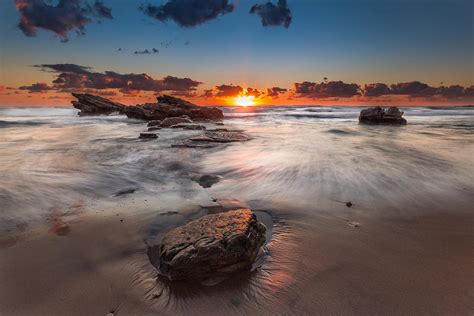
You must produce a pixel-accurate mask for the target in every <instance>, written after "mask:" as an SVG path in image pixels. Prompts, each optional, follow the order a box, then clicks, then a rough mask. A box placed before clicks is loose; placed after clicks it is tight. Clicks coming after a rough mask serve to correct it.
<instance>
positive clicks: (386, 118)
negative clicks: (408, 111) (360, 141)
mask: <svg viewBox="0 0 474 316" xmlns="http://www.w3.org/2000/svg"><path fill="white" fill-rule="evenodd" d="M402 115H403V112H401V111H400V110H399V109H398V108H397V107H395V106H393V107H388V108H386V109H382V108H381V107H379V106H376V107H372V108H368V109H365V110H362V111H360V115H359V122H360V123H363V124H394V125H406V124H407V120H406V119H404V118H403V117H402Z"/></svg>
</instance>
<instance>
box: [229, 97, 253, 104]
mask: <svg viewBox="0 0 474 316" xmlns="http://www.w3.org/2000/svg"><path fill="white" fill-rule="evenodd" d="M234 104H235V105H238V106H252V105H255V97H254V96H253V95H239V96H236V97H235V98H234Z"/></svg>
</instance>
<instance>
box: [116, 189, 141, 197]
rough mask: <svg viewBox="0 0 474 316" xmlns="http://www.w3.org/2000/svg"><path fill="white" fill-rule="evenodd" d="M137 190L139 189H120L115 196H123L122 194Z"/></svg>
mask: <svg viewBox="0 0 474 316" xmlns="http://www.w3.org/2000/svg"><path fill="white" fill-rule="evenodd" d="M135 191H137V189H135V188H131V189H123V190H120V191H118V192H116V193H115V194H114V196H115V197H118V196H122V195H127V194H132V193H135Z"/></svg>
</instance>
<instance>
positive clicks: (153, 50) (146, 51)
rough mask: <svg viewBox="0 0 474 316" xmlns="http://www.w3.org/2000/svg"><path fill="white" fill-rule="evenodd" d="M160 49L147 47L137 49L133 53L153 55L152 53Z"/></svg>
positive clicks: (156, 52)
mask: <svg viewBox="0 0 474 316" xmlns="http://www.w3.org/2000/svg"><path fill="white" fill-rule="evenodd" d="M159 52H160V51H159V50H158V49H156V48H152V49H151V50H150V49H145V50H136V51H134V52H133V53H134V54H135V55H151V54H158V53H159Z"/></svg>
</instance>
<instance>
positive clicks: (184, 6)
mask: <svg viewBox="0 0 474 316" xmlns="http://www.w3.org/2000/svg"><path fill="white" fill-rule="evenodd" d="M140 10H141V11H143V13H145V14H146V15H148V16H150V17H152V18H155V19H157V20H159V21H161V22H165V21H167V20H173V21H175V22H176V23H177V24H178V25H179V26H181V27H195V26H197V25H200V24H203V23H205V22H208V21H211V20H214V19H216V18H217V17H219V16H220V15H224V14H227V13H230V12H232V11H233V10H234V5H232V4H229V1H228V0H169V1H168V2H167V3H166V4H164V5H159V6H157V5H153V4H143V5H141V6H140Z"/></svg>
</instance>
